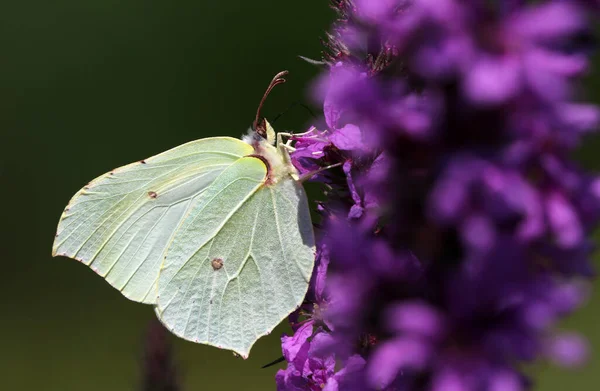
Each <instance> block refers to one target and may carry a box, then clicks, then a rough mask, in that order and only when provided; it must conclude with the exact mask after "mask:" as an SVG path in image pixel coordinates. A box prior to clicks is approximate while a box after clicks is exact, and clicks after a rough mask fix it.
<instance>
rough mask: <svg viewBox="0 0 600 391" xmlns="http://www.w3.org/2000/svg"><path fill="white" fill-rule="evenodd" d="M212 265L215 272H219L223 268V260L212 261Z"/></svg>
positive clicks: (215, 259)
mask: <svg viewBox="0 0 600 391" xmlns="http://www.w3.org/2000/svg"><path fill="white" fill-rule="evenodd" d="M210 265H211V266H212V268H213V270H215V271H216V270H219V269H220V268H222V267H223V260H222V259H221V258H214V259H213V260H212V261H210Z"/></svg>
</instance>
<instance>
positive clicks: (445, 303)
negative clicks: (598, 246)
mask: <svg viewBox="0 0 600 391" xmlns="http://www.w3.org/2000/svg"><path fill="white" fill-rule="evenodd" d="M331 4H332V7H333V8H334V9H335V10H336V11H337V12H338V16H339V18H338V21H337V22H336V23H335V24H334V25H333V27H332V30H331V31H330V33H329V34H328V40H327V41H326V42H325V44H326V47H327V53H326V55H325V61H326V62H327V63H328V72H327V73H326V74H324V75H323V76H322V78H321V79H320V80H318V81H317V83H316V85H315V88H314V95H315V97H316V98H317V99H319V100H320V101H321V102H322V104H323V113H324V117H325V118H324V119H325V123H326V125H327V128H326V129H325V130H318V129H316V128H311V129H309V131H308V132H307V133H305V134H302V135H298V136H295V140H296V145H295V147H296V151H295V152H294V153H293V154H292V160H293V163H294V165H295V166H296V167H297V168H298V170H299V171H300V172H301V174H307V173H312V172H315V171H316V170H318V169H319V168H323V167H328V166H331V165H336V164H337V166H336V167H334V168H330V169H327V170H324V171H320V172H319V173H318V174H317V175H316V176H314V177H313V178H312V180H314V181H317V182H320V183H321V184H322V186H323V188H324V190H325V195H326V200H325V201H324V202H321V203H319V204H318V208H317V209H318V211H319V213H320V214H321V217H322V222H321V223H320V224H319V228H320V229H319V230H318V234H319V249H318V254H317V265H316V268H315V273H314V275H313V281H312V283H311V288H310V290H309V294H308V295H307V297H306V300H305V304H304V305H303V306H302V307H301V308H300V309H299V310H298V311H297V312H296V313H294V314H293V315H292V316H291V317H290V321H291V323H292V328H293V330H294V332H295V333H294V335H293V336H284V337H283V339H282V345H283V351H284V356H285V358H286V360H287V362H288V367H287V368H286V369H285V370H281V371H280V372H279V373H278V374H277V385H278V389H279V390H321V389H325V390H338V389H339V390H369V389H373V390H401V391H404V390H406V391H409V390H432V391H442V390H443V391H448V390H450V391H463V390H465V391H468V390H490V391H496V390H507V391H512V390H514V391H518V390H523V389H527V388H529V387H530V386H531V384H532V383H533V379H529V378H528V377H527V376H526V375H525V374H524V373H522V372H521V367H522V365H521V364H522V363H523V362H531V361H533V360H536V359H544V358H545V359H548V360H550V361H552V362H553V363H555V364H557V365H560V366H564V367H573V366H576V365H581V364H582V363H583V362H584V361H585V358H586V357H587V355H588V352H587V346H586V344H585V341H584V340H583V339H582V338H581V337H580V336H578V335H576V334H572V333H563V334H557V333H556V331H555V325H556V323H557V322H558V321H559V320H560V319H561V318H563V317H565V316H567V315H569V314H570V313H572V312H573V311H574V310H576V309H577V308H578V307H579V306H580V305H582V304H583V303H584V301H585V299H586V293H587V285H586V281H587V280H588V279H589V278H590V277H592V276H593V275H594V272H593V269H592V266H591V263H590V259H589V258H590V255H591V252H592V250H593V246H592V242H591V238H590V234H591V231H592V229H593V228H594V227H595V226H596V225H597V223H598V219H599V218H600V202H599V201H600V178H598V177H595V176H594V175H593V174H591V173H588V172H586V171H585V170H583V169H582V168H580V167H578V165H577V163H576V162H575V161H574V160H573V159H572V157H571V155H572V152H573V151H574V149H575V148H576V147H578V146H579V144H580V143H581V141H582V138H583V137H584V136H586V135H587V134H588V133H590V132H592V131H595V130H596V128H597V125H598V122H599V120H600V112H599V111H598V109H597V108H596V107H595V106H593V105H590V104H588V103H585V102H582V99H581V94H580V91H579V90H578V89H577V85H578V83H579V82H580V81H581V78H582V77H583V76H585V74H586V73H587V72H588V71H589V55H590V53H591V49H593V46H594V39H593V35H592V29H591V25H590V22H591V19H592V18H594V17H597V16H598V10H600V7H599V2H598V1H592V0H573V1H566V0H546V1H537V2H527V1H524V0H505V1H484V0H467V1H459V0H353V1H351V0H331Z"/></svg>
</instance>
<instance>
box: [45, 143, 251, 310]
mask: <svg viewBox="0 0 600 391" xmlns="http://www.w3.org/2000/svg"><path fill="white" fill-rule="evenodd" d="M250 153H252V147H250V146H249V145H248V144H246V143H244V142H242V141H241V140H237V139H234V138H229V137H215V138H207V139H202V140H197V141H193V142H190V143H187V144H184V145H181V146H179V147H176V148H173V149H171V150H169V151H166V152H164V153H161V154H159V155H156V156H154V157H151V158H149V159H146V160H142V161H140V162H136V163H133V164H130V165H127V166H124V167H121V168H117V169H115V170H113V171H111V172H109V173H107V174H105V175H102V176H101V177H99V178H97V179H95V180H93V181H92V182H90V183H89V184H88V185H87V186H85V187H84V188H83V189H81V190H80V191H79V192H78V193H77V194H76V195H75V196H74V197H73V198H72V199H71V201H70V203H69V205H68V206H67V208H66V209H65V211H64V212H63V215H62V217H61V219H60V222H59V225H58V229H57V233H56V238H55V241H54V245H53V254H54V255H62V256H67V257H70V258H75V259H77V260H79V261H81V262H83V263H84V264H86V265H88V266H90V267H91V268H92V269H93V270H94V271H96V272H97V273H98V274H100V275H101V276H103V277H104V278H105V279H106V280H107V281H108V282H109V283H110V284H111V285H113V286H114V287H115V288H117V289H119V290H121V291H122V292H123V294H124V295H125V296H126V297H128V298H129V299H132V300H135V301H140V302H144V303H155V301H156V279H157V277H158V271H159V268H160V265H161V262H162V259H163V256H164V253H165V250H166V248H167V246H168V244H169V243H170V242H171V240H172V238H173V236H174V235H175V233H176V232H177V229H178V227H179V225H180V223H181V221H182V220H183V218H184V216H185V215H186V214H187V213H188V212H189V209H190V208H191V207H193V205H194V204H195V203H196V202H197V200H198V199H199V198H201V197H202V194H203V193H204V192H205V191H206V189H207V188H208V187H209V186H210V185H211V184H212V183H213V181H214V180H215V179H216V178H217V177H218V176H219V174H221V173H222V172H223V170H225V169H226V168H227V167H229V166H230V165H232V164H233V163H234V162H235V161H237V160H238V159H240V158H241V157H242V156H245V155H247V154H250Z"/></svg>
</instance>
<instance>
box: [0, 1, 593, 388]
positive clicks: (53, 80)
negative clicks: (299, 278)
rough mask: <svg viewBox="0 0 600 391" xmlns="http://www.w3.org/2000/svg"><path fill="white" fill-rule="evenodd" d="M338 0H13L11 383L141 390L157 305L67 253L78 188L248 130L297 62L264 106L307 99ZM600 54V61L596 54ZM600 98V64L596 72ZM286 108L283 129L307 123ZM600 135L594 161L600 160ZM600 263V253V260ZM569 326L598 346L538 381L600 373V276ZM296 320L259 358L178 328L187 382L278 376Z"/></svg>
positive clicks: (268, 382) (3, 122)
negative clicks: (57, 247) (186, 335)
mask: <svg viewBox="0 0 600 391" xmlns="http://www.w3.org/2000/svg"><path fill="white" fill-rule="evenodd" d="M332 18H333V13H332V12H331V11H330V10H329V9H328V4H327V1H326V0H307V1H299V2H282V1H276V0H254V1H244V0H228V1H221V2H217V1H202V0H178V1H158V0H85V1H81V0H56V1H48V0H19V1H12V2H8V1H5V2H2V4H0V135H1V136H0V145H1V148H2V149H1V153H0V162H1V166H0V176H1V181H2V182H1V183H2V191H0V197H1V201H2V208H0V224H1V230H2V236H1V238H2V253H1V258H0V262H2V263H1V265H2V266H1V269H0V270H1V273H2V278H1V280H0V281H1V282H0V298H1V300H2V301H1V302H0V305H1V314H2V315H1V322H0V352H1V353H0V389H3V390H50V391H54V390H60V391H70V390H86V391H87V390H89V391H95V390H103V391H105V390H137V389H141V375H142V373H141V367H142V361H143V360H142V357H143V342H144V336H145V334H146V330H147V328H148V325H149V324H150V322H151V321H152V319H154V313H153V311H152V309H151V307H149V306H144V305H141V304H136V303H133V302H130V301H128V300H126V299H124V298H123V297H122V296H121V294H120V293H119V292H118V291H117V290H115V289H112V288H111V287H110V286H109V285H108V284H107V283H106V282H105V281H104V280H103V279H102V278H100V277H98V276H97V275H96V274H95V273H93V272H92V271H91V270H89V269H88V268H87V267H85V266H84V265H81V264H79V263H78V262H76V261H73V260H69V259H66V258H51V256H50V252H51V245H52V240H53V238H54V233H55V229H56V224H57V222H58V219H59V217H60V214H61V213H62V210H63V208H64V207H65V206H66V204H67V202H68V200H69V198H70V197H71V196H72V195H73V194H74V193H75V192H76V191H77V190H78V189H79V188H80V187H81V186H83V185H84V184H85V183H87V182H88V181H89V180H91V179H93V178H94V177H96V176H98V175H100V174H102V173H104V172H106V171H108V170H110V169H112V168H115V167H118V166H121V165H124V164H127V163H129V162H132V161H135V160H140V159H143V158H146V157H149V156H151V155H154V154H156V153H159V152H162V151H164V150H166V149H169V148H171V147H174V146H177V145H179V144H182V143H184V142H186V141H190V140H194V139H197V138H202V137H209V136H217V135H221V136H225V135H227V136H233V137H239V136H240V135H241V134H242V133H244V132H245V131H246V129H247V128H248V126H249V125H250V123H251V122H252V120H253V118H254V114H255V111H256V107H257V105H258V102H259V101H260V98H261V96H262V93H263V91H264V89H265V88H266V86H267V84H268V83H269V81H270V80H271V78H272V77H273V75H275V74H276V73H277V72H279V71H281V70H283V69H287V70H289V71H290V75H289V77H288V83H286V85H285V86H283V87H278V88H277V89H275V91H274V92H273V94H272V95H271V97H270V99H269V100H268V101H267V104H266V106H265V109H264V112H263V114H264V115H265V116H266V117H268V118H270V119H272V118H274V117H275V116H277V114H279V113H280V112H283V111H286V108H288V107H289V106H290V105H291V104H293V103H295V102H300V103H309V99H308V98H307V86H308V85H309V83H310V81H311V80H313V79H314V78H315V77H316V75H318V73H319V69H318V68H317V67H315V66H313V65H311V64H308V63H306V62H304V61H302V60H300V59H298V57H297V55H304V56H307V57H311V58H315V59H319V58H320V52H321V45H320V42H319V38H320V37H324V35H325V31H326V29H327V27H328V25H329V23H330V22H331V20H332ZM596 63H598V61H596ZM586 86H588V87H589V88H588V89H589V91H588V93H589V94H590V95H591V96H592V97H593V99H594V100H595V101H596V102H599V101H600V89H599V88H598V87H599V86H600V69H598V73H597V74H596V75H595V76H594V77H592V78H591V79H590V80H589V81H588V83H586ZM310 121H311V118H310V115H309V114H308V113H307V112H306V111H305V110H303V109H302V108H300V107H295V108H293V109H291V110H288V111H286V113H285V115H283V116H282V117H281V118H280V119H278V120H277V122H276V123H275V128H276V129H277V130H295V131H300V130H302V129H305V128H306V126H307V125H308V124H309V123H310ZM599 151H600V139H598V138H596V139H590V141H589V143H587V144H586V146H585V147H584V150H582V151H581V152H580V159H581V160H582V162H583V164H585V165H586V166H587V167H590V168H595V169H600V153H598V152H599ZM596 264H598V262H596ZM596 285H598V286H597V289H596V291H595V292H594V293H593V294H592V295H591V296H590V300H589V302H588V303H587V305H586V307H585V308H584V309H583V310H582V311H580V312H579V313H577V314H576V315H575V316H573V317H572V318H570V319H569V320H568V321H567V322H565V323H564V327H565V328H566V329H572V330H577V331H580V332H582V333H583V334H584V335H586V336H587V337H588V338H589V339H590V341H591V348H592V349H593V355H592V359H591V360H590V362H589V363H588V365H587V366H585V367H584V368H582V369H578V370H575V371H570V372H568V371H562V370H559V369H558V368H556V367H554V366H553V365H551V364H546V363H541V364H538V365H535V366H533V367H530V368H527V370H528V371H531V372H533V373H535V374H536V377H537V378H538V384H537V387H536V389H538V390H547V391H551V390H564V389H566V388H567V387H570V388H571V389H573V390H590V389H595V387H594V385H596V387H597V385H598V384H600V327H599V322H600V311H599V309H600V284H596ZM286 331H288V328H287V326H285V325H282V326H280V327H279V328H278V329H277V330H276V331H275V332H274V333H273V334H271V336H268V337H265V338H263V339H261V340H260V341H259V342H258V343H257V344H256V345H255V346H254V348H253V350H252V353H251V355H250V358H249V359H248V360H246V361H244V360H242V359H239V358H235V357H234V356H233V355H232V353H231V352H228V351H221V350H218V349H215V348H212V347H207V346H203V345H196V344H193V343H188V342H185V341H182V340H179V339H177V338H175V337H171V336H169V340H170V342H171V343H173V349H174V354H175V361H176V363H177V369H178V373H179V377H180V379H181V383H182V386H183V387H182V388H183V390H186V391H198V390H239V389H244V390H269V389H275V383H274V375H275V372H276V371H277V369H278V368H279V367H281V366H282V365H281V364H279V365H278V366H273V367H270V368H268V369H260V367H261V365H263V364H265V363H268V362H270V361H272V360H274V359H276V358H278V357H279V356H280V355H281V349H280V341H279V336H280V335H281V334H282V333H284V332H286Z"/></svg>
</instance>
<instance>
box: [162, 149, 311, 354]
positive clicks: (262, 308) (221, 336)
mask: <svg viewBox="0 0 600 391" xmlns="http://www.w3.org/2000/svg"><path fill="white" fill-rule="evenodd" d="M265 175H266V167H265V166H264V163H263V162H262V161H261V160H259V159H256V158H253V157H248V158H243V159H240V160H238V161H237V162H236V163H235V164H233V165H231V166H230V167H228V168H227V169H226V170H225V171H224V172H223V173H221V175H220V176H219V178H217V179H216V180H215V182H214V183H213V184H212V186H211V187H210V188H209V189H208V190H207V191H206V192H205V193H204V195H203V197H202V200H200V202H198V203H197V205H195V206H194V207H193V208H192V209H191V210H190V212H189V214H188V215H187V216H186V217H185V219H184V220H183V222H182V225H181V227H180V229H179V231H178V232H177V235H176V236H174V237H173V241H172V243H171V244H170V246H169V250H168V251H167V254H166V257H165V261H164V263H163V267H162V269H161V271H160V275H159V280H158V300H157V310H156V312H157V314H158V316H159V318H160V319H161V321H162V322H163V323H164V324H165V325H166V326H167V327H168V328H169V329H170V330H171V331H172V332H174V333H175V334H177V335H179V336H181V337H183V338H185V339H188V340H191V341H195V342H200V343H205V344H209V345H213V346H217V347H220V348H225V349H230V350H233V351H235V352H237V353H239V354H240V355H241V356H243V357H246V356H247V355H248V353H249V351H250V348H251V347H252V345H253V344H254V342H255V341H256V340H257V339H258V338H260V337H261V336H263V335H265V334H268V333H269V332H270V331H271V330H272V329H273V328H274V327H275V326H277V324H279V323H280V322H281V320H282V319H284V318H285V317H286V316H287V315H288V314H289V313H290V312H292V311H293V310H294V309H295V308H297V307H298V306H299V305H300V304H301V302H302V300H303V298H304V295H305V294H306V290H307V288H308V282H309V280H310V276H311V272H312V267H313V262H314V237H313V232H312V226H311V222H310V215H309V210H308V203H307V200H306V195H305V192H304V189H303V188H302V186H301V184H299V183H298V182H296V181H294V180H292V179H291V178H289V177H288V178H286V179H284V180H282V181H280V182H279V183H277V184H275V185H273V186H266V185H265V184H264V180H265ZM213 194H214V196H213Z"/></svg>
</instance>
